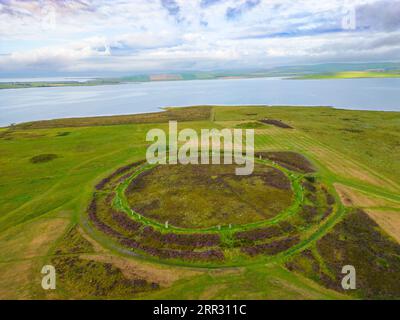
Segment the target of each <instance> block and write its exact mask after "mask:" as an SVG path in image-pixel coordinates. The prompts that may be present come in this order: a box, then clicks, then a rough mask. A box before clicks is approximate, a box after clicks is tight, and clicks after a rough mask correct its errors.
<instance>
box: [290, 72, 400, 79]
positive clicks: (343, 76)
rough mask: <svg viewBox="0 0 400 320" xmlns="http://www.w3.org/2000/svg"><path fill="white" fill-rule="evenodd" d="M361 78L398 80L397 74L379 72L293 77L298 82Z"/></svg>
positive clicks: (398, 75)
mask: <svg viewBox="0 0 400 320" xmlns="http://www.w3.org/2000/svg"><path fill="white" fill-rule="evenodd" d="M363 78H400V73H399V72H393V71H391V72H383V71H382V72H381V71H343V72H336V73H321V74H310V75H305V76H299V77H295V78H294V79H298V80H319V79H363Z"/></svg>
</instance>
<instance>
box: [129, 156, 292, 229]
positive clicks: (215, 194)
mask: <svg viewBox="0 0 400 320" xmlns="http://www.w3.org/2000/svg"><path fill="white" fill-rule="evenodd" d="M235 168H236V166H235V165H200V164H199V165H163V166H159V167H156V168H154V169H152V170H149V171H146V172H143V173H142V174H141V175H140V176H138V177H137V178H136V179H134V180H133V181H132V183H131V184H130V186H129V188H128V189H127V192H126V195H127V198H128V201H129V203H130V205H131V207H132V209H133V210H134V211H136V212H138V213H140V214H141V215H143V216H145V217H148V218H151V219H154V220H157V221H159V222H160V223H165V222H166V221H169V223H170V224H171V225H174V226H177V227H181V228H207V227H213V226H217V225H220V224H221V225H228V224H235V225H239V224H245V223H252V222H257V221H262V220H264V219H269V218H272V217H274V216H275V215H277V214H278V213H279V212H281V211H282V210H284V209H285V208H287V207H288V206H289V205H290V204H291V203H292V202H293V191H292V190H291V187H290V181H289V179H288V178H287V177H286V176H285V174H283V173H282V172H281V171H279V170H278V169H275V168H272V167H268V166H265V165H260V164H256V166H255V170H254V173H253V174H252V175H250V176H236V175H235Z"/></svg>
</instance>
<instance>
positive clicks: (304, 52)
mask: <svg viewBox="0 0 400 320" xmlns="http://www.w3.org/2000/svg"><path fill="white" fill-rule="evenodd" d="M399 2H400V1H397V0H393V1H382V0H378V1H376V0H354V1H351V2H349V1H345V0H330V1H320V0H298V1H291V0H135V1H129V0H113V1H111V0H63V1H56V0H47V1H46V0H42V1H17V0H7V1H5V0H0V71H2V70H20V71H23V70H35V71H38V72H39V71H40V70H54V71H59V72H64V71H68V72H69V71H73V72H78V71H79V72H89V71H91V70H102V71H120V72H126V73H129V72H135V71H139V70H140V71H143V70H177V69H179V70H185V69H186V70H194V69H197V70H201V69H207V70H208V69H213V68H215V69H226V68H258V67H260V68H261V67H264V66H268V65H271V64H293V63H309V62H313V61H318V62H320V61H346V60H351V59H353V60H360V59H365V60H371V59H372V60H375V59H382V60H384V59H385V60H386V59H388V60H394V59H398V58H397V57H398V56H399V47H400V36H399V34H400V30H399V24H400V22H399V19H398V18H397V17H398V16H399V14H400V13H399ZM351 8H355V12H356V18H357V27H358V28H357V29H355V30H344V29H343V27H342V19H343V17H344V15H345V14H346V12H347V11H348V10H349V9H351ZM52 22H53V23H52ZM10 26H12V27H10Z"/></svg>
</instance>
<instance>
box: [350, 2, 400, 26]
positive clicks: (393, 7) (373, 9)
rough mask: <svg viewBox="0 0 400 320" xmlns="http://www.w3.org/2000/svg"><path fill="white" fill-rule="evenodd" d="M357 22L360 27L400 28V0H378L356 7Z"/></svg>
mask: <svg viewBox="0 0 400 320" xmlns="http://www.w3.org/2000/svg"><path fill="white" fill-rule="evenodd" d="M356 23H357V27H358V28H360V29H368V30H379V31H394V30H399V29H400V1H398V0H390V1H387V0H386V1H377V2H374V3H367V4H363V5H360V6H358V7H357V8H356Z"/></svg>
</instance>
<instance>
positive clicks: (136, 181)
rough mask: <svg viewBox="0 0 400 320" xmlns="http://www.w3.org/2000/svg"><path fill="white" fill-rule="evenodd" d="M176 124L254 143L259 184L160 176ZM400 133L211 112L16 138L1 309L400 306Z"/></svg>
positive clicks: (1, 149)
mask: <svg viewBox="0 0 400 320" xmlns="http://www.w3.org/2000/svg"><path fill="white" fill-rule="evenodd" d="M169 120H177V121H178V125H179V129H184V128H192V129H195V130H197V131H200V129H212V128H217V129H222V128H228V129H235V128H253V129H254V130H255V152H256V158H257V161H256V169H255V173H254V176H250V178H246V179H245V178H243V179H242V180H240V179H235V178H234V176H233V175H232V174H231V173H230V169H231V168H229V166H226V167H225V166H222V167H221V166H218V168H207V169H206V168H203V167H202V166H201V165H199V166H198V167H196V166H195V165H189V166H175V167H173V166H172V167H171V166H156V167H154V168H153V167H151V168H150V167H147V166H146V164H145V163H144V162H143V160H144V159H145V154H146V149H147V147H148V145H149V142H147V141H146V139H145V138H146V133H147V132H148V131H149V130H150V129H153V128H160V129H163V130H165V131H168V121H169ZM399 127H400V114H399V113H396V112H370V111H345V110H338V109H333V108H328V107H288V106H285V107H267V106H266V107H261V106H242V107H219V106H198V107H187V108H169V109H167V110H166V111H164V112H160V113H153V114H143V115H130V116H116V117H94V118H76V119H57V120H48V121H39V122H32V123H25V124H18V125H15V126H12V127H9V128H3V129H1V130H0V154H1V157H0V164H1V168H2V170H1V173H2V174H1V176H0V298H2V299H23V298H29V299H62V298H68V299H80V298H84V299H384V298H388V299H399V298H400V288H399V286H398V285H396V284H398V283H399V282H400V259H399V257H400V244H399V238H400V229H399V225H400V162H399V159H400V142H399V141H400V133H399V130H398V128H399ZM182 180H183V182H184V183H182V184H181V183H178V182H179V181H182ZM169 186H173V187H171V188H169ZM210 189H211V190H212V192H211V193H207V191H209V190H210ZM173 195H176V196H177V198H176V199H172V200H171V196H173ZM238 195H240V197H239V196H238ZM156 199H158V202H157V201H155V200H156ZM168 199H169V200H170V202H168ZM185 205H186V206H187V207H185ZM174 206H175V207H174ZM175 208H178V209H175ZM174 209H175V210H174ZM182 215H185V216H184V217H182ZM166 221H168V224H166V223H165V222H166ZM45 264H52V265H54V266H55V267H56V270H57V274H58V277H57V289H56V290H50V291H44V290H43V289H42V288H41V285H40V283H41V276H42V275H41V273H40V270H41V268H42V266H43V265H45ZM344 265H354V266H355V268H356V270H357V281H358V286H357V290H350V291H345V290H343V289H342V287H341V278H342V277H343V275H342V274H341V272H340V271H341V268H342V266H344Z"/></svg>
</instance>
